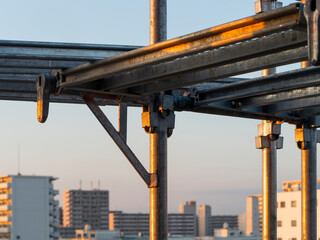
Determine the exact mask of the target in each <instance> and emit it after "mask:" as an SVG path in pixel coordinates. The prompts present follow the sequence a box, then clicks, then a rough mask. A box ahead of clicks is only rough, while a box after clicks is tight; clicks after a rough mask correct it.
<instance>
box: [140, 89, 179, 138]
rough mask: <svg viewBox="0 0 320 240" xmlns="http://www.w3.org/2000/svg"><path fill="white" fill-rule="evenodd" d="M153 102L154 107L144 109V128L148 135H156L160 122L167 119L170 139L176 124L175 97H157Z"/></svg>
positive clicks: (142, 115)
mask: <svg viewBox="0 0 320 240" xmlns="http://www.w3.org/2000/svg"><path fill="white" fill-rule="evenodd" d="M152 102H153V104H154V105H149V106H145V107H144V108H143V113H142V114H141V117H142V127H143V128H144V130H145V131H146V132H147V133H154V132H155V131H156V128H157V127H158V126H159V121H161V120H162V119H165V120H166V121H167V136H168V137H170V136H171V135H172V132H173V129H174V124H175V114H174V98H173V96H172V95H162V94H161V95H158V96H156V97H155V99H154V101H152ZM160 118H162V119H160Z"/></svg>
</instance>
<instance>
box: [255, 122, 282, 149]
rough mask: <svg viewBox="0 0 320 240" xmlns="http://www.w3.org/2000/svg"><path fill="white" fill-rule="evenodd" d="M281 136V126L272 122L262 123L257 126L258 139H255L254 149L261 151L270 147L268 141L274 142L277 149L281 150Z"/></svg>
mask: <svg viewBox="0 0 320 240" xmlns="http://www.w3.org/2000/svg"><path fill="white" fill-rule="evenodd" d="M280 134H281V124H278V123H277V122H273V121H263V123H262V124H259V125H258V137H256V138H255V142H256V148H257V149H263V148H269V147H270V141H276V142H277V143H276V144H277V149H282V148H283V137H280Z"/></svg>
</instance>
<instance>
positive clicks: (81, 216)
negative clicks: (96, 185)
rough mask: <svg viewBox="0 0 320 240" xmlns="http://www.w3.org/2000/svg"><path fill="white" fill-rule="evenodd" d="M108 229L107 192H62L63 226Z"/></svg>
mask: <svg viewBox="0 0 320 240" xmlns="http://www.w3.org/2000/svg"><path fill="white" fill-rule="evenodd" d="M85 225H90V226H91V228H92V229H109V191H107V190H98V189H95V190H66V191H64V192H63V226H64V227H72V228H75V229H83V228H84V226H85Z"/></svg>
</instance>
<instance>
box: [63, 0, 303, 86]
mask: <svg viewBox="0 0 320 240" xmlns="http://www.w3.org/2000/svg"><path fill="white" fill-rule="evenodd" d="M300 11H301V5H300V4H293V5H290V6H288V7H285V8H281V9H278V10H274V11H271V12H269V13H262V14H259V15H256V16H252V17H248V18H244V19H240V20H238V21H234V22H231V23H227V24H224V25H221V26H217V27H213V28H210V29H206V30H203V31H200V32H197V33H193V34H189V35H186V36H183V37H180V38H175V39H172V40H168V41H165V42H163V43H157V44H154V45H151V46H148V47H144V48H141V49H138V50H135V51H132V52H130V53H127V54H122V55H121V56H118V57H111V58H108V59H104V60H100V61H97V62H95V63H93V64H86V65H82V66H79V67H75V68H71V69H67V70H65V71H62V73H61V74H62V78H61V81H60V85H59V86H60V87H61V88H68V87H71V86H73V85H78V84H82V83H85V82H90V81H94V80H99V79H102V78H107V77H110V76H113V75H116V74H120V73H123V72H126V71H130V70H132V69H134V68H137V67H143V66H147V65H150V64H156V63H160V62H164V61H169V60H172V59H175V58H178V57H181V56H187V55H190V54H195V53H199V52H204V51H207V50H210V49H213V48H218V47H221V46H225V45H228V44H231V43H232V44H234V43H237V42H241V41H246V40H249V39H252V38H257V37H260V36H266V35H270V34H272V33H274V32H281V31H284V30H288V29H292V28H295V27H297V26H298V25H299V24H301V22H303V20H302V19H303V16H302V15H301V12H300Z"/></svg>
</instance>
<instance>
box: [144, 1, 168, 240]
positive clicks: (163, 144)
mask: <svg viewBox="0 0 320 240" xmlns="http://www.w3.org/2000/svg"><path fill="white" fill-rule="evenodd" d="M165 40H167V0H150V44H156V43H158V42H162V41H165ZM153 105H156V101H154V102H153V103H152V106H151V107H150V106H149V108H148V111H149V114H152V113H153V111H154V114H156V115H157V117H156V118H157V120H158V121H157V122H158V124H157V126H156V127H155V126H154V125H153V123H152V122H150V129H151V128H154V131H152V130H151V131H150V174H153V175H156V176H157V179H158V181H157V186H154V187H151V188H150V217H149V218H150V220H149V221H150V224H149V226H150V227H149V236H150V240H166V239H168V176H167V175H168V167H167V157H168V152H167V142H168V136H167V123H168V120H167V119H166V118H163V117H161V116H160V109H159V108H156V107H155V106H153ZM153 107H155V109H152V108H153ZM144 108H146V106H144Z"/></svg>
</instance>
